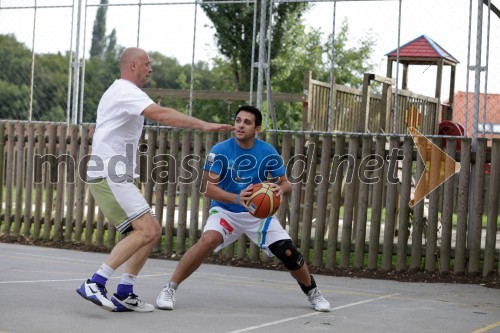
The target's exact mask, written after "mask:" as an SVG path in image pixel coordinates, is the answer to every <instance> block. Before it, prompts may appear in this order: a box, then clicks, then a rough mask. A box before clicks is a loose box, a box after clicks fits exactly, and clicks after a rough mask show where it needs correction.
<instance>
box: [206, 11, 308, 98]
mask: <svg viewBox="0 0 500 333" xmlns="http://www.w3.org/2000/svg"><path fill="white" fill-rule="evenodd" d="M257 4H258V5H260V4H261V2H257ZM273 5H274V8H273V22H274V24H273V29H272V31H273V34H272V40H271V41H272V47H271V49H272V51H271V52H272V53H271V58H275V57H276V56H278V55H279V54H280V52H281V50H282V48H281V42H282V40H283V39H284V38H285V37H286V36H287V35H289V34H290V25H293V24H294V23H295V22H297V21H300V17H301V15H302V13H303V12H304V11H305V9H306V8H307V7H308V4H307V3H304V2H294V3H280V4H276V3H274V4H273ZM201 7H202V8H203V10H204V11H205V13H206V15H207V16H208V18H209V19H210V20H211V21H212V23H213V25H214V28H215V30H216V32H215V39H216V43H217V47H218V49H219V51H220V53H221V54H222V55H224V56H225V57H227V59H228V61H229V64H230V68H231V73H232V76H233V80H234V89H236V90H249V87H250V70H251V66H252V63H251V62H252V38H253V20H254V7H253V6H249V5H248V4H231V5H227V4H223V3H221V4H217V3H214V2H212V3H209V4H202V5H201ZM257 13H258V17H257V22H260V9H259V8H258V9H257ZM268 19H269V18H268ZM258 50H259V47H258V43H256V46H255V50H254V51H255V53H254V56H255V58H254V59H255V60H257V59H258Z"/></svg>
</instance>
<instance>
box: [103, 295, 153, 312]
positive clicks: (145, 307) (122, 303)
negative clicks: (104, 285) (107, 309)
mask: <svg viewBox="0 0 500 333" xmlns="http://www.w3.org/2000/svg"><path fill="white" fill-rule="evenodd" d="M111 302H113V304H114V305H115V308H114V310H113V311H114V312H125V311H137V312H152V311H154V309H155V307H154V306H153V305H152V304H148V303H144V302H143V301H141V300H140V299H139V298H138V297H137V295H136V294H134V293H131V294H129V295H128V297H126V298H125V299H120V298H118V295H117V294H113V297H111Z"/></svg>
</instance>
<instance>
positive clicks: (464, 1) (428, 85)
mask: <svg viewBox="0 0 500 333" xmlns="http://www.w3.org/2000/svg"><path fill="white" fill-rule="evenodd" d="M478 1H479V0H472V10H473V12H472V18H473V19H472V36H471V54H470V59H471V60H470V64H471V65H474V64H475V49H476V46H475V45H476V16H477V7H478V6H477V3H478ZM35 2H36V4H37V6H38V8H37V9H36V16H35V15H34V14H35V10H34V9H33V8H30V7H33V6H34V4H35ZM73 2H76V3H78V0H0V33H13V34H15V35H16V38H17V39H18V40H20V41H22V42H24V43H25V44H26V45H27V46H28V47H30V48H31V47H32V45H33V35H34V36H35V38H34V40H35V43H34V48H35V50H36V52H41V53H54V52H65V51H66V50H68V49H69V48H70V45H72V47H73V48H74V47H75V45H76V31H75V32H73V35H72V30H76V29H72V26H76V21H72V17H73V16H75V17H76V15H74V13H73V12H72V5H73ZM139 2H141V4H143V5H142V6H140V11H141V15H140V20H141V21H140V30H138V25H139V22H138V17H139V15H138V13H139V6H136V5H133V6H130V4H138V3H139ZM83 3H84V4H85V3H86V4H87V6H83V10H84V14H85V16H84V17H86V22H87V23H86V24H85V25H83V26H82V28H81V31H80V35H81V36H83V35H84V34H85V36H86V37H85V38H83V37H82V38H81V39H80V50H81V51H80V52H84V49H85V53H86V54H88V50H89V48H90V37H91V35H92V25H93V22H94V18H95V14H96V11H97V6H96V5H98V4H99V0H87V1H85V0H83ZM109 3H110V5H112V6H110V7H109V9H108V13H107V33H109V32H110V31H111V30H112V29H113V28H115V29H116V31H117V37H118V44H120V45H123V46H135V45H137V43H138V42H139V46H141V47H142V48H144V49H146V50H147V51H158V52H161V53H162V54H164V55H166V56H170V57H175V58H177V59H178V60H179V62H180V63H181V64H190V63H191V60H192V57H193V51H192V50H193V44H194V45H195V55H194V59H195V61H197V60H204V61H209V60H210V59H212V58H213V57H214V56H216V55H217V53H218V52H217V49H216V47H215V45H214V37H213V34H214V30H213V29H212V28H211V27H210V22H209V20H208V19H207V17H206V16H205V15H204V13H203V11H202V10H201V9H199V8H198V10H197V15H196V41H193V35H194V28H195V25H194V21H195V9H194V8H195V6H194V5H193V2H188V1H182V0H169V1H167V0H109ZM492 3H493V4H495V5H496V6H497V7H500V0H492ZM127 4H128V5H127ZM312 4H313V6H312V8H311V10H309V11H308V12H307V13H306V14H305V16H304V22H305V24H306V26H308V27H310V28H313V27H314V28H319V29H321V31H322V32H323V33H324V36H325V38H326V36H327V35H328V34H329V33H331V32H332V30H333V8H334V4H333V2H314V3H312ZM237 5H240V6H241V5H245V4H237ZM399 5H400V2H399V1H394V0H380V1H356V0H353V1H337V4H336V16H335V23H336V24H335V26H336V31H337V32H338V31H339V30H338V29H340V25H341V23H342V21H343V20H344V19H347V21H348V24H349V32H350V40H351V42H352V45H356V44H357V41H359V40H360V39H362V38H364V37H365V36H367V34H372V35H373V36H375V39H376V46H375V48H374V53H373V56H372V59H370V61H371V62H372V63H374V64H375V69H374V73H375V74H378V75H382V76H385V74H386V56H385V55H386V54H387V53H389V52H390V51H392V50H394V49H396V48H397V45H398V35H399V36H400V37H399V38H400V45H404V44H405V43H407V42H409V41H411V40H413V39H414V38H416V37H418V36H421V35H423V34H425V35H427V36H428V37H429V38H431V39H432V40H434V41H435V42H436V43H438V44H439V45H440V46H441V47H442V48H444V49H445V50H446V51H448V52H449V53H450V54H451V55H453V56H454V57H455V58H456V59H457V60H458V61H459V64H458V66H457V77H456V89H455V90H456V91H465V90H466V89H467V84H468V85H469V88H468V89H469V91H474V82H475V81H474V72H473V71H470V72H469V81H467V57H468V49H469V47H468V44H469V41H468V35H469V6H470V1H468V0H403V1H402V5H401V29H400V30H399V31H398V17H399ZM58 6H61V7H58ZM9 7H10V8H12V7H16V9H7V8H9ZM20 7H25V8H24V9H18V8H20ZM483 8H484V18H483V20H484V30H483V31H484V32H483V41H482V43H483V48H482V49H483V51H482V52H483V56H482V58H483V59H482V63H481V65H482V66H485V65H486V56H485V53H486V44H487V29H486V28H487V27H486V23H487V18H488V16H487V11H486V7H483ZM35 18H36V22H35ZM34 24H35V26H36V29H35V30H33V26H34ZM138 31H139V33H138ZM490 31H491V32H490V34H491V35H490V45H489V48H490V57H489V59H488V62H489V63H488V65H489V66H488V67H489V71H488V88H487V89H488V92H490V93H500V80H498V79H495V78H497V77H499V76H500V57H495V56H494V55H496V54H500V38H498V37H497V36H498V33H496V32H497V31H500V19H499V18H498V17H496V16H495V15H493V14H492V15H491V30H490ZM393 76H394V77H395V76H396V72H395V71H394V74H393ZM401 76H402V72H401V71H400V72H399V82H401ZM449 77H450V71H449V67H445V70H444V73H443V87H442V92H441V95H442V99H446V98H447V96H448V91H449ZM313 78H314V77H313ZM485 79H486V77H485V73H483V74H482V75H481V90H482V91H484V82H485ZM435 80H436V68H435V66H430V67H429V66H412V67H410V72H409V83H408V84H409V88H410V90H412V91H414V92H416V93H420V94H424V95H427V96H434V93H435Z"/></svg>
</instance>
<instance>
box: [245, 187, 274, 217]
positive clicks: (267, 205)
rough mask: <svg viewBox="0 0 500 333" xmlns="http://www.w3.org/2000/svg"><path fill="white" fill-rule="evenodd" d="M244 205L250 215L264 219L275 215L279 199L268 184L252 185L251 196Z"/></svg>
mask: <svg viewBox="0 0 500 333" xmlns="http://www.w3.org/2000/svg"><path fill="white" fill-rule="evenodd" d="M246 205H247V206H248V208H247V210H248V212H249V213H250V214H252V215H253V216H255V217H258V218H261V219H265V218H266V217H269V216H272V215H274V213H276V211H277V210H278V208H279V207H280V197H279V196H277V195H275V193H274V192H273V190H272V189H271V187H270V186H269V184H268V183H258V184H254V185H253V188H252V195H251V196H250V199H248V201H247V202H246Z"/></svg>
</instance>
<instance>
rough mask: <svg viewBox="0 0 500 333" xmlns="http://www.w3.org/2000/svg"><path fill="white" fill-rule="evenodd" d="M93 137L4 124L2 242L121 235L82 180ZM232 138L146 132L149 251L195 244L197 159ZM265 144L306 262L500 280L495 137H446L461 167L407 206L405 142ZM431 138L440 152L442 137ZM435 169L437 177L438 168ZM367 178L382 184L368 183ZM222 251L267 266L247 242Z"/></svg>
mask: <svg viewBox="0 0 500 333" xmlns="http://www.w3.org/2000/svg"><path fill="white" fill-rule="evenodd" d="M93 131H94V125H80V126H67V125H66V124H60V123H29V122H11V121H4V122H0V157H2V163H0V175H1V177H0V188H3V189H4V191H0V202H1V203H2V206H1V216H0V227H1V231H2V233H3V235H7V236H24V237H27V238H30V239H33V240H40V239H43V240H47V241H54V242H67V243H75V242H76V243H84V244H87V245H97V246H106V247H108V248H111V247H113V246H114V245H115V244H116V242H117V241H119V240H120V237H121V236H120V235H118V233H117V232H116V230H115V229H114V227H113V226H112V225H111V224H108V223H107V220H106V219H105V217H104V216H103V215H102V213H101V212H100V210H99V209H98V208H97V206H96V203H95V201H94V199H93V198H92V196H91V195H90V193H89V192H88V190H87V186H86V182H85V180H84V178H82V177H81V176H80V175H84V174H85V171H86V162H87V161H88V156H89V154H90V153H91V147H92V135H93ZM227 136H228V134H226V133H218V134H214V133H202V132H198V131H188V130H179V129H170V128H164V127H146V128H145V129H144V132H143V136H142V139H141V145H140V147H139V151H138V161H139V174H140V178H139V180H140V184H139V186H140V188H141V191H142V192H143V194H144V196H145V198H146V200H147V201H148V202H149V203H150V204H151V206H153V207H154V210H155V212H156V216H157V218H158V221H159V222H160V223H161V225H162V227H163V233H164V236H163V238H162V241H161V242H159V243H158V244H157V245H156V247H155V249H154V250H155V251H161V252H163V253H166V254H174V253H175V254H178V255H182V254H183V253H184V252H185V251H186V249H187V248H188V247H190V246H192V245H193V244H195V243H196V241H197V240H198V239H199V237H200V235H201V230H202V228H203V224H204V222H205V221H206V219H207V217H208V211H209V201H208V200H207V199H206V198H204V197H203V195H202V194H201V191H200V189H201V186H202V184H201V166H202V162H203V160H204V157H205V155H206V153H207V152H208V151H209V150H210V148H211V147H212V146H213V145H214V144H215V143H216V142H219V141H221V140H224V139H225V138H226V137H227ZM261 137H262V138H264V139H266V140H267V141H268V142H271V143H272V144H274V145H275V146H276V147H277V149H278V151H279V152H280V154H281V156H282V157H283V160H284V162H285V165H286V167H287V172H288V176H289V178H290V180H291V182H292V187H293V190H292V193H291V194H290V195H289V196H288V197H287V198H286V200H284V202H283V203H282V205H281V207H280V209H279V211H278V212H277V217H278V218H279V219H280V221H281V223H282V225H283V226H284V227H285V228H286V229H287V230H288V231H289V234H290V236H291V238H292V241H293V242H294V244H296V245H297V247H298V248H299V250H300V251H301V252H302V253H303V255H304V257H305V258H306V260H307V262H309V263H310V264H311V265H313V266H317V267H319V266H324V267H326V268H328V269H333V268H335V267H340V268H368V269H381V270H384V271H391V270H396V271H406V270H409V271H426V272H436V271H440V272H443V273H455V274H463V273H465V272H467V273H468V274H483V275H485V276H486V275H490V274H492V273H496V274H498V270H499V237H498V230H497V223H498V215H499V212H498V203H499V196H500V186H499V185H500V140H497V139H493V140H489V141H487V140H483V139H479V140H478V142H477V149H476V152H474V153H472V152H471V141H470V140H469V139H462V140H461V149H460V151H456V148H455V147H456V143H457V142H456V139H447V145H446V148H445V149H446V152H447V153H448V154H449V155H450V156H452V157H454V158H456V159H457V160H458V161H460V164H461V171H460V173H457V174H455V175H454V176H452V177H451V178H450V179H449V180H448V181H446V182H445V183H444V184H443V185H441V186H440V187H439V188H438V190H435V191H433V192H432V193H431V194H430V195H429V197H428V199H427V200H423V201H421V202H420V203H418V204H417V205H416V206H414V208H413V209H410V207H409V205H408V203H409V201H410V197H411V192H412V189H413V188H414V186H415V183H416V180H418V178H419V177H418V175H420V174H422V173H423V172H424V167H425V166H424V163H423V162H422V161H421V160H420V159H419V158H418V154H417V151H416V147H415V145H414V143H413V141H412V139H411V137H401V136H383V135H368V134H365V135H344V134H336V133H330V134H315V133H308V134H305V133H301V132H267V133H263V134H262V135H261ZM433 141H434V143H435V144H437V145H440V144H441V142H442V139H441V138H435V139H433ZM394 152H398V155H397V156H398V157H397V158H395V157H394V156H395V155H393V154H394ZM376 156H379V157H380V158H376ZM197 157H199V158H197ZM340 157H345V158H340ZM396 160H399V162H398V163H395V161H396ZM369 161H371V162H369ZM377 161H378V163H379V164H380V163H382V164H383V165H382V166H381V165H378V166H376V163H375V162H377ZM367 162H368V163H367ZM432 165H433V164H431V166H432ZM434 165H438V164H434ZM439 165H440V163H439ZM431 168H432V169H431V171H430V172H431V173H432V172H439V166H436V167H435V166H432V167H431ZM395 175H398V176H397V178H398V180H397V181H393V180H392V179H393V178H395V177H396V176H395ZM351 176H352V177H351ZM351 178H352V179H351ZM373 179H378V181H368V180H373ZM221 255H222V256H225V257H226V258H234V259H237V260H241V259H245V258H248V259H250V260H252V261H258V260H261V261H269V260H271V259H270V258H268V257H267V256H266V255H265V254H263V253H261V251H260V250H259V249H258V248H257V247H256V246H255V245H253V244H250V243H249V242H248V239H247V238H246V237H241V239H240V240H239V241H238V242H237V243H236V244H233V246H230V247H228V248H227V249H225V250H224V251H223V252H222V254H221Z"/></svg>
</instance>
